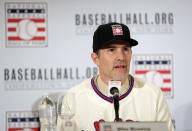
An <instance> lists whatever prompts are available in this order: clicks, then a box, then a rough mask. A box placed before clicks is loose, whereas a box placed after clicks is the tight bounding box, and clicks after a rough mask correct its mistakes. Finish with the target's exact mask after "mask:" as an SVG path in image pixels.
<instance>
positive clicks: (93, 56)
mask: <svg viewBox="0 0 192 131" xmlns="http://www.w3.org/2000/svg"><path fill="white" fill-rule="evenodd" d="M91 58H92V60H93V62H94V63H95V64H96V65H97V66H98V65H99V57H98V55H97V54H96V53H94V52H93V53H91Z"/></svg>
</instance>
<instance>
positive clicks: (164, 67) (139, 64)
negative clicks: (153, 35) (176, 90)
mask: <svg viewBox="0 0 192 131" xmlns="http://www.w3.org/2000/svg"><path fill="white" fill-rule="evenodd" d="M133 63H134V66H133V73H134V76H135V77H138V78H142V79H145V80H147V81H149V82H151V83H153V84H155V85H157V86H158V87H160V88H161V90H162V91H163V92H164V94H165V96H166V97H167V98H173V55H171V54H161V55H151V54H145V55H134V57H133Z"/></svg>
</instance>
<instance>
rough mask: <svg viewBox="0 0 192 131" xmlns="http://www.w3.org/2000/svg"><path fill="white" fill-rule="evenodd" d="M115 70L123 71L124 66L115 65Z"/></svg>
mask: <svg viewBox="0 0 192 131" xmlns="http://www.w3.org/2000/svg"><path fill="white" fill-rule="evenodd" d="M114 68H115V69H125V68H126V65H116V66H114Z"/></svg>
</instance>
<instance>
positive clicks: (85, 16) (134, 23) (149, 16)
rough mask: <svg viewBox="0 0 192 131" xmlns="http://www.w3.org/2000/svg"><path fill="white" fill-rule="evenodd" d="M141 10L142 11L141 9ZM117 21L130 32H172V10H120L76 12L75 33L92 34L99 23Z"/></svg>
mask: <svg viewBox="0 0 192 131" xmlns="http://www.w3.org/2000/svg"><path fill="white" fill-rule="evenodd" d="M142 12H143V11H142ZM109 22H119V23H123V24H126V25H128V26H129V28H130V31H131V34H145V33H147V34H154V33H161V34H162V33H173V32H174V30H173V25H174V13H173V12H164V11H162V12H161V11H160V12H143V13H138V12H122V13H77V14H75V26H76V34H77V35H89V34H93V32H94V31H95V29H96V28H97V26H98V25H100V24H106V23H109Z"/></svg>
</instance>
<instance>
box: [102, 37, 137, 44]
mask: <svg viewBox="0 0 192 131" xmlns="http://www.w3.org/2000/svg"><path fill="white" fill-rule="evenodd" d="M115 40H124V41H126V42H128V43H129V44H130V46H136V45H138V42H137V41H136V40H134V39H131V38H130V39H126V38H116V39H112V40H110V41H107V42H105V43H104V44H103V46H106V45H108V44H110V43H112V42H113V41H115Z"/></svg>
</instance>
